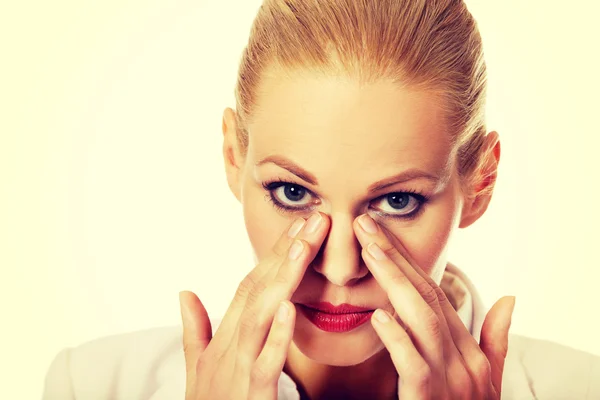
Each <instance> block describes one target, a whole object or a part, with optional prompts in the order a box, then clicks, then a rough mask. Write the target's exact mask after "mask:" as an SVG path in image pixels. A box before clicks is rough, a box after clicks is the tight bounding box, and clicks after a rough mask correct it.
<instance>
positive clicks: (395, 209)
mask: <svg viewBox="0 0 600 400" xmlns="http://www.w3.org/2000/svg"><path fill="white" fill-rule="evenodd" d="M425 201H426V199H425V197H424V196H422V195H420V194H417V193H408V192H394V193H388V194H386V195H384V196H382V197H380V198H379V199H377V200H375V202H374V203H376V204H377V203H379V204H380V205H379V207H377V209H378V210H380V211H382V212H383V214H386V215H389V216H391V217H401V218H409V217H412V216H414V215H415V214H417V213H418V212H419V210H420V209H421V206H422V205H423V203H425Z"/></svg>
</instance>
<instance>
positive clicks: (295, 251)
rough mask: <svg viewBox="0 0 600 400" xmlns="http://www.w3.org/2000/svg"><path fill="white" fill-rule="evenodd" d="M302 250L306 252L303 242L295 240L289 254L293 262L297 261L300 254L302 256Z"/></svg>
mask: <svg viewBox="0 0 600 400" xmlns="http://www.w3.org/2000/svg"><path fill="white" fill-rule="evenodd" d="M302 250H304V246H303V245H302V242H301V241H299V240H298V239H296V240H294V243H292V246H291V247H290V252H289V254H288V256H289V257H290V259H291V260H297V259H298V257H300V254H302Z"/></svg>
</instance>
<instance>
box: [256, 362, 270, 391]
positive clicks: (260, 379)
mask: <svg viewBox="0 0 600 400" xmlns="http://www.w3.org/2000/svg"><path fill="white" fill-rule="evenodd" d="M273 376H274V374H273V372H272V371H270V370H269V368H268V367H267V366H266V365H265V364H263V363H258V362H257V363H255V364H254V365H253V366H252V369H251V371H250V383H251V385H252V386H254V387H264V386H266V385H268V384H269V383H271V381H273Z"/></svg>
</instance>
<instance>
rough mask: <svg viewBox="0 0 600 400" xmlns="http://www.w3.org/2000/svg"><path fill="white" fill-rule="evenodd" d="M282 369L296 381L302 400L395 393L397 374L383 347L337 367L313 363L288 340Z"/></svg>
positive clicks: (378, 396) (389, 396)
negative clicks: (345, 365) (363, 359)
mask: <svg viewBox="0 0 600 400" xmlns="http://www.w3.org/2000/svg"><path fill="white" fill-rule="evenodd" d="M283 371H284V372H285V373H286V374H288V375H289V376H290V377H291V378H292V379H293V380H294V382H295V383H296V386H297V387H298V391H299V392H300V398H301V399H302V400H320V399H366V398H368V399H378V400H383V399H397V396H398V394H397V390H398V389H397V383H398V374H397V372H396V368H395V367H394V364H393V363H392V360H391V358H390V355H389V353H388V351H387V349H385V348H383V349H382V350H381V351H380V352H379V353H377V354H375V355H374V356H372V357H371V358H369V359H367V360H366V361H364V362H362V363H360V364H357V365H352V366H347V367H338V366H332V365H325V364H319V363H316V362H314V361H313V360H311V359H309V358H308V357H306V356H305V355H304V354H303V353H302V352H300V350H299V349H298V348H297V347H296V346H295V344H294V343H293V342H292V344H291V346H290V349H289V351H288V357H287V360H286V362H285V366H284V368H283Z"/></svg>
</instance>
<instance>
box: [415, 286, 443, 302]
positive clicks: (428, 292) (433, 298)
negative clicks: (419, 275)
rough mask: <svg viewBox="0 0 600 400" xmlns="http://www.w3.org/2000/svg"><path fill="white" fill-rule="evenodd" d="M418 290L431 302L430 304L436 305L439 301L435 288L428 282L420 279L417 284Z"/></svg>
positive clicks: (426, 300)
mask: <svg viewBox="0 0 600 400" xmlns="http://www.w3.org/2000/svg"><path fill="white" fill-rule="evenodd" d="M415 288H416V289H417V291H418V292H419V293H420V294H421V297H423V299H424V300H425V302H427V304H429V305H430V306H433V305H436V303H437V297H438V295H437V293H436V291H435V289H433V287H432V286H431V285H430V284H429V283H428V282H427V281H420V282H418V283H417V284H416V285H415Z"/></svg>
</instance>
